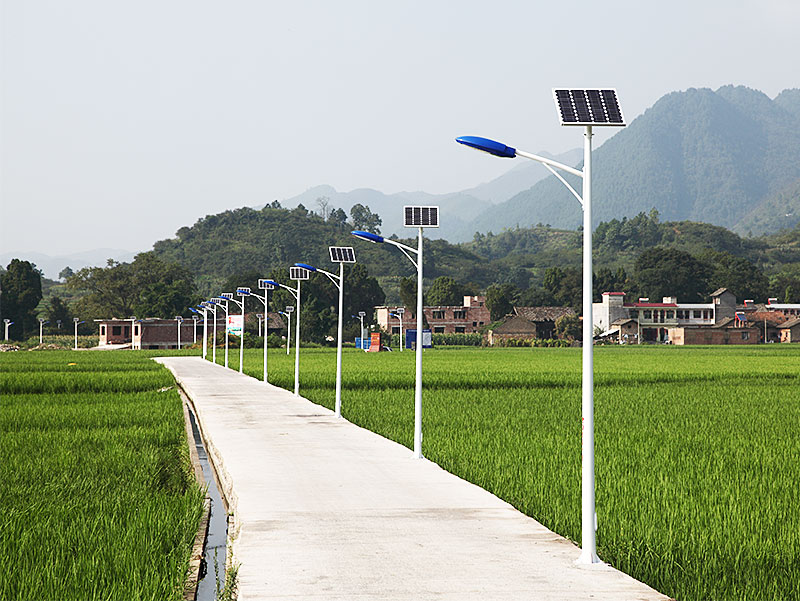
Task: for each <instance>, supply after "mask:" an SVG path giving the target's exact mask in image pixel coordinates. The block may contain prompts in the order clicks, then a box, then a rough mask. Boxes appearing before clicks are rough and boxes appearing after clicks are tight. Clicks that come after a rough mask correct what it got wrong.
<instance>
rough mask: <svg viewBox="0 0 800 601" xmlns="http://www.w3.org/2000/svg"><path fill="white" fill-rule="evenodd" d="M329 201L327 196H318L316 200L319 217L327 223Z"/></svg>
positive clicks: (329, 210)
mask: <svg viewBox="0 0 800 601" xmlns="http://www.w3.org/2000/svg"><path fill="white" fill-rule="evenodd" d="M330 205H331V199H330V198H328V197H327V196H320V197H319V198H317V206H318V207H319V214H320V216H321V217H322V218H323V219H325V220H326V221H327V219H328V215H330V214H331V209H330Z"/></svg>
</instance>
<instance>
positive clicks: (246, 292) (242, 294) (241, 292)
mask: <svg viewBox="0 0 800 601" xmlns="http://www.w3.org/2000/svg"><path fill="white" fill-rule="evenodd" d="M236 295H237V296H238V297H239V298H241V299H242V300H241V301H237V300H236V299H235V298H234V299H231V300H233V302H235V303H236V304H237V305H239V307H240V308H241V310H242V331H241V335H240V336H239V373H240V374H241V373H244V299H245V298H247V297H248V296H250V288H237V289H236Z"/></svg>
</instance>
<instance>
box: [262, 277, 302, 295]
mask: <svg viewBox="0 0 800 601" xmlns="http://www.w3.org/2000/svg"><path fill="white" fill-rule="evenodd" d="M267 281H268V283H270V284H272V285H273V286H280V287H281V288H283V289H284V290H287V291H289V292H291V293H292V296H293V297H294V298H295V300H297V290H295V289H294V288H290V287H289V286H287V285H286V284H281V283H280V282H276V281H275V280H267Z"/></svg>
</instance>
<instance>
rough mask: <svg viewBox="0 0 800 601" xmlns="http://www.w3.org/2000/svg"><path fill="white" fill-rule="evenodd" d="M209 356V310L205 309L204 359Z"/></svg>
mask: <svg viewBox="0 0 800 601" xmlns="http://www.w3.org/2000/svg"><path fill="white" fill-rule="evenodd" d="M207 354H208V309H203V359H205V358H206V355H207Z"/></svg>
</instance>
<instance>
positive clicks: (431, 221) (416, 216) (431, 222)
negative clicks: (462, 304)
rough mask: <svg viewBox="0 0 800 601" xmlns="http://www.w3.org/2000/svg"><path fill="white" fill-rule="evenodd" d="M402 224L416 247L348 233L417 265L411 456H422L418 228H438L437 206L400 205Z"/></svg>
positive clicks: (421, 317) (381, 238) (419, 234)
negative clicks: (396, 251) (387, 247)
mask: <svg viewBox="0 0 800 601" xmlns="http://www.w3.org/2000/svg"><path fill="white" fill-rule="evenodd" d="M403 225H404V226H405V227H415V228H417V229H418V230H419V232H418V238H419V241H418V242H417V248H411V247H410V246H406V245H405V244H402V243H401V242H397V241H396V240H392V239H391V238H384V237H383V236H379V235H378V234H373V233H371V232H362V231H354V232H351V233H352V234H353V235H354V236H355V237H356V238H361V239H362V240H367V241H368V242H374V243H383V242H386V243H387V244H391V245H392V246H396V247H397V248H399V249H400V251H401V252H402V253H403V254H404V255H405V256H406V258H408V260H409V261H411V263H413V264H414V266H415V267H416V268H417V349H416V352H417V357H416V378H415V380H416V381H415V386H414V457H415V458H416V459H421V458H422V321H423V315H422V230H423V229H424V228H426V227H439V207H435V206H405V207H403Z"/></svg>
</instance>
